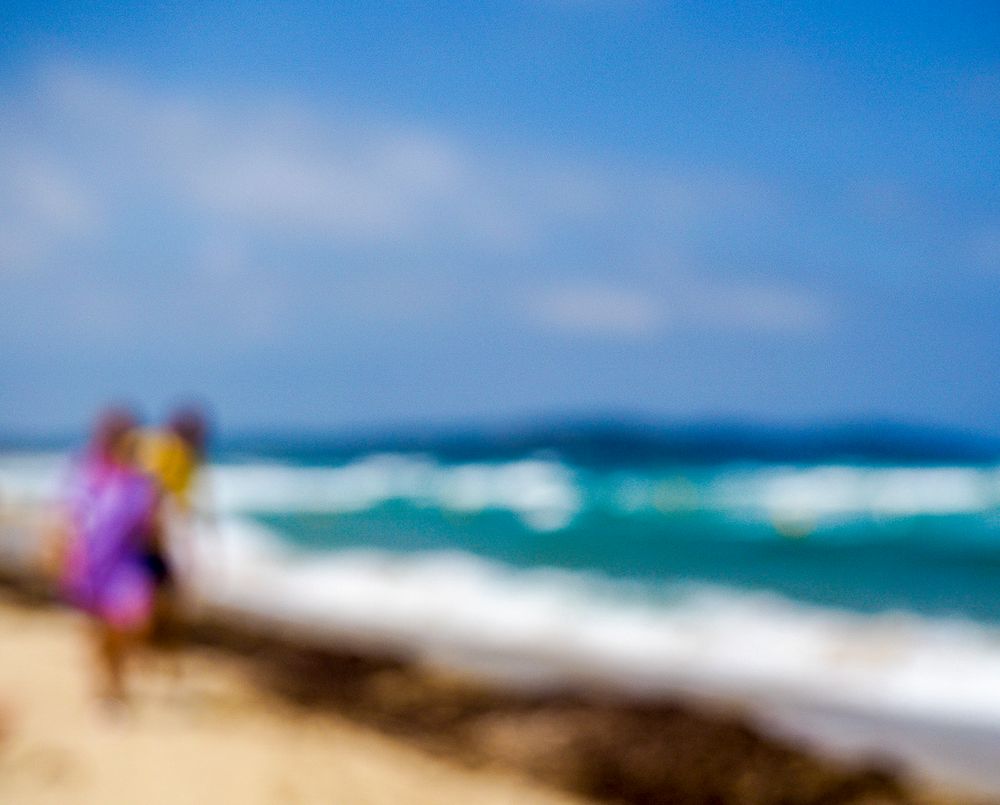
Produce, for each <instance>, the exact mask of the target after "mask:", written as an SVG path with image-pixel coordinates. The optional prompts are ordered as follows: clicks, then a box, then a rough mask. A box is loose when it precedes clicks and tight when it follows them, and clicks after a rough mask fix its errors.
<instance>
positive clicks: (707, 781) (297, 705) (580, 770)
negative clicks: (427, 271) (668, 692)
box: [0, 587, 969, 804]
mask: <svg viewBox="0 0 1000 805" xmlns="http://www.w3.org/2000/svg"><path fill="white" fill-rule="evenodd" d="M85 628H86V623H85V622H84V620H83V619H82V618H81V616H79V615H78V614H76V613H74V612H72V611H69V610H66V609H63V608H61V607H58V606H55V605H52V604H51V603H50V602H48V601H45V600H44V599H38V598H35V597H32V596H25V595H24V593H23V590H22V591H15V590H13V589H11V588H10V587H6V588H2V590H0V634H2V635H3V658H4V661H3V663H2V664H0V701H2V708H3V713H4V715H3V730H4V732H3V739H2V744H0V800H2V801H4V802H12V803H29V804H30V803H118V802H121V803H125V802H135V801H142V802H145V803H159V802H163V803H167V802H169V803H177V802H241V803H277V802H282V803H284V802H295V803H311V802H359V803H381V802H386V803H389V802H392V803H415V804H419V803H447V802H466V803H501V802H503V803H506V802H514V801H516V802H522V803H573V802H577V803H581V802H585V801H618V802H691V803H695V802H734V803H735V802H746V803H768V802H802V803H806V802H816V803H819V802H823V803H839V802H845V803H846V802H852V803H862V802H864V803H889V802H894V803H903V802H907V803H909V802H912V803H945V802H954V803H958V802H968V801H969V800H963V799H961V798H958V797H953V796H944V795H942V794H940V793H935V794H933V795H932V794H930V793H928V792H927V791H924V790H920V791H917V790H915V789H913V788H911V787H909V786H908V785H906V784H904V782H903V781H902V780H901V779H899V778H898V777H897V776H895V775H894V774H893V773H892V772H891V771H889V770H883V769H877V768H873V767H868V768H862V767H857V766H854V767H847V766H843V765H838V764H836V763H833V762H830V761H827V760H824V759H819V758H817V757H814V756H812V755H810V754H807V753H805V752H803V751H800V750H799V749H797V748H796V747H794V746H791V745H786V744H782V743H780V742H778V741H775V740H773V739H769V738H764V737H763V736H761V735H760V734H758V733H757V732H756V731H755V730H754V729H753V728H751V727H750V726H748V725H747V724H745V723H743V722H742V721H741V720H739V719H736V718H731V717H728V716H725V715H723V714H707V713H699V712H697V711H695V710H692V709H690V708H688V707H687V706H681V705H678V704H677V703H663V704H662V705H652V704H649V703H647V704H645V705H642V706H638V705H630V704H628V703H624V702H615V701H601V700H586V699H581V698H580V697H578V696H575V695H570V694H565V695H557V694H551V693H550V694H545V695H532V696H526V695H524V694H520V695H519V694H513V693H509V692H507V693H504V692H500V691H492V690H488V689H485V688H482V687H479V686H478V685H474V684H470V683H468V682H467V681H464V680H460V679H455V678H449V677H448V676H442V675H441V674H440V673H432V672H429V671H427V670H426V669H421V668H417V667H413V666H410V665H408V664H407V663H405V662H398V661H394V660H389V659H378V658H373V657H359V656H355V655H350V654H343V655H338V654H337V653H336V652H333V653H331V652H325V651H318V650H316V649H315V648H309V647H302V646H297V645H295V644H294V643H287V642H285V641H283V640H280V639H274V638H272V637H262V636H254V635H253V634H252V633H251V632H244V631H241V630H240V629H239V628H238V627H237V626H236V625H234V624H230V625H224V626H221V627H220V626H219V625H217V624H216V625H209V626H201V627H199V628H198V629H196V630H195V631H194V632H193V633H192V638H193V639H192V641H191V643H190V644H189V645H188V646H187V647H186V648H185V649H184V650H183V651H182V652H180V653H179V654H177V655H163V654H162V653H159V654H148V655H147V656H146V657H145V658H144V659H143V660H142V661H141V663H140V664H138V665H137V667H135V668H134V671H135V673H134V674H133V676H132V682H133V694H134V695H133V700H132V704H131V706H130V708H129V709H128V710H127V711H124V712H112V713H109V712H107V711H105V710H103V709H102V708H101V706H100V704H99V702H98V701H97V700H96V699H95V697H94V696H93V686H92V684H91V683H92V679H90V678H89V676H88V673H89V670H90V668H91V666H90V664H89V663H88V661H87V660H88V657H87V648H88V647H87V644H86V642H85V631H84V630H85ZM178 670H179V674H178V673H177V672H178Z"/></svg>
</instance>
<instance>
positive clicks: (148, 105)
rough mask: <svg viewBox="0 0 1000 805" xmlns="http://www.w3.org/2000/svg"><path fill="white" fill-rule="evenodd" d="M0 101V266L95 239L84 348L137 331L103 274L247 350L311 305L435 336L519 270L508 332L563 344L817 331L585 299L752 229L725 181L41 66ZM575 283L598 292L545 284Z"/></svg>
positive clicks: (786, 315)
mask: <svg viewBox="0 0 1000 805" xmlns="http://www.w3.org/2000/svg"><path fill="white" fill-rule="evenodd" d="M4 100H5V99H4V98H3V97H2V96H0V102H2V101H4ZM6 100H8V101H9V103H8V104H7V106H8V107H9V108H10V109H11V110H12V111H11V114H12V116H13V119H15V120H17V121H18V125H17V126H14V127H9V128H8V129H7V130H6V132H5V133H2V134H0V164H2V166H4V167H7V166H13V167H14V168H16V170H5V171H4V174H5V176H6V177H7V178H6V180H5V181H4V182H3V183H2V184H0V213H3V214H2V215H0V262H3V263H5V264H6V265H8V267H13V269H14V270H15V271H16V270H17V269H18V268H19V267H20V268H22V269H23V268H25V267H27V266H32V267H39V266H44V265H45V264H46V261H48V263H47V268H48V270H49V271H51V272H53V274H55V275H58V274H59V272H73V271H77V270H79V266H78V261H77V260H76V259H75V255H74V257H73V259H69V258H67V256H66V255H65V254H60V253H58V252H54V251H53V244H57V245H58V244H73V243H78V242H83V241H85V240H88V239H89V240H90V241H91V242H92V243H94V242H98V241H100V243H99V244H98V245H99V247H100V248H104V250H105V251H104V252H100V248H98V249H96V250H95V253H94V255H93V259H92V262H91V264H90V265H92V266H98V267H99V270H98V272H97V273H101V272H104V273H103V274H102V276H103V277H104V279H102V277H101V276H94V277H92V278H89V280H88V281H90V282H91V285H92V287H93V288H94V294H95V296H94V299H93V300H92V302H88V303H87V304H88V305H91V307H92V308H93V310H94V311H96V312H98V313H99V315H88V314H79V315H77V314H76V313H73V315H69V316H67V317H66V321H68V322H72V321H76V322H77V323H78V325H79V333H78V334H80V335H83V334H84V333H83V329H85V325H87V323H88V322H89V323H90V324H91V325H93V327H95V328H96V327H97V326H98V324H97V323H98V322H102V323H103V324H101V326H102V327H103V328H105V329H106V328H107V327H108V326H110V325H109V324H108V323H109V322H119V323H121V327H122V328H127V327H138V326H139V325H137V324H135V323H134V321H133V319H134V317H131V316H130V315H125V313H123V310H124V311H125V312H127V310H128V309H129V302H128V300H127V299H126V300H124V301H122V300H121V299H119V296H120V294H121V293H122V291H121V289H119V288H117V287H113V288H109V289H108V290H109V293H110V296H108V295H105V296H101V294H100V291H101V288H100V285H101V283H102V282H110V280H109V279H108V277H109V276H110V275H111V274H112V273H113V272H114V271H115V270H122V271H125V270H128V271H130V272H132V275H133V280H134V283H135V284H136V287H138V286H140V285H141V286H142V288H141V290H137V291H135V293H142V294H146V295H147V297H150V298H151V297H153V296H155V294H156V293H159V292H162V289H163V288H169V287H170V286H169V282H167V283H164V282H163V279H164V277H162V276H161V275H167V276H169V275H170V274H172V273H175V274H177V275H178V276H180V275H182V274H183V279H182V281H183V282H185V283H189V284H190V283H195V285H196V286H197V293H198V294H199V296H200V301H199V304H200V305H201V306H203V307H204V308H205V309H207V310H213V311H217V312H215V313H213V316H214V317H216V318H218V319H219V320H220V321H223V320H224V321H225V322H227V325H226V326H228V327H229V328H230V330H231V333H232V338H234V339H240V338H245V339H248V342H249V339H250V338H251V336H253V338H254V339H256V340H258V341H259V340H261V339H262V338H264V337H265V336H266V335H267V334H275V333H281V332H283V322H284V323H285V324H286V325H287V326H286V327H285V328H284V329H286V330H287V329H289V327H294V326H295V321H296V317H297V305H303V304H304V305H306V306H308V305H309V304H310V303H311V302H310V299H309V298H307V297H309V296H310V295H312V296H313V297H316V298H323V299H324V300H326V299H328V300H329V305H331V306H336V305H340V307H339V308H337V311H336V312H334V311H333V310H331V314H330V317H331V318H336V317H338V316H339V317H340V318H344V317H345V316H346V317H347V318H350V317H351V316H354V317H355V320H362V319H363V320H364V321H367V322H370V323H372V324H373V325H376V326H380V327H381V326H383V325H385V324H386V323H387V322H389V321H396V322H399V323H406V322H410V323H412V322H416V321H423V322H426V321H428V320H429V319H436V320H439V321H442V322H443V321H446V320H447V316H448V313H447V311H448V310H452V311H456V310H458V309H460V308H461V307H462V306H463V304H467V303H470V300H471V302H472V304H473V305H475V304H477V303H478V301H477V300H479V299H480V296H477V294H480V293H481V294H482V296H483V297H489V300H490V301H492V300H495V299H499V298H500V297H501V296H502V293H501V294H499V295H498V294H496V293H494V294H493V295H492V296H490V293H491V290H490V289H492V291H493V292H495V291H497V290H500V289H503V287H504V282H506V281H508V280H507V278H506V275H502V276H501V275H500V274H502V273H503V272H505V271H509V272H510V273H511V277H513V276H514V275H519V276H520V277H522V278H523V277H524V275H526V274H527V272H528V270H529V268H528V267H530V266H536V265H553V266H561V267H562V268H556V269H553V270H552V271H548V272H543V273H542V274H541V275H540V276H538V277H536V280H537V282H536V287H540V288H543V289H547V290H542V291H539V292H538V294H537V296H536V298H534V299H532V300H530V302H528V303H526V307H524V306H523V307H522V312H524V310H527V316H528V318H529V319H530V320H531V321H532V322H533V323H534V324H535V325H536V326H540V327H543V328H547V329H550V330H555V331H560V332H563V333H577V334H583V333H590V334H603V335H606V336H613V337H627V338H638V337H642V336H648V335H651V334H655V333H656V332H659V331H661V330H663V329H664V328H666V327H678V326H697V327H711V326H716V325H717V324H718V323H719V322H722V323H724V324H726V325H727V326H728V325H729V324H730V323H732V322H736V323H737V325H738V326H743V327H747V328H753V329H767V328H768V327H770V328H772V329H786V330H789V331H791V330H795V329H796V328H799V329H801V328H805V327H808V326H812V325H813V324H815V319H816V315H815V313H809V312H808V311H809V306H808V304H806V303H802V304H799V305H798V306H797V307H796V304H795V303H794V300H793V301H788V299H784V298H783V297H780V296H778V297H775V296H767V295H766V294H763V295H762V294H761V293H758V294H757V295H756V296H754V295H753V294H752V293H751V294H749V295H746V294H744V295H736V294H730V295H729V296H726V293H725V292H721V291H720V292H718V293H715V292H713V294H710V295H707V296H706V292H704V291H703V292H701V293H700V294H692V293H669V294H667V293H663V288H659V291H658V295H657V294H646V293H641V292H636V291H633V290H630V289H629V286H628V284H627V283H626V282H618V281H615V282H610V281H607V280H601V279H600V278H601V277H602V276H607V272H605V271H601V265H600V264H601V263H602V262H605V261H606V260H607V259H608V257H609V256H611V257H612V258H613V259H617V260H619V261H620V263H621V265H622V266H623V276H629V274H630V273H632V272H630V271H629V265H630V264H639V263H641V262H642V261H644V260H646V259H647V258H646V255H648V254H653V255H656V258H657V260H658V261H659V263H660V264H661V265H662V264H663V262H664V261H665V260H666V255H668V254H673V255H675V256H677V259H678V262H679V263H683V262H684V261H683V260H681V259H680V256H679V255H680V253H681V252H682V251H683V249H682V246H680V245H679V244H681V243H682V241H683V239H684V238H685V237H687V236H688V234H689V233H691V232H693V231H698V230H699V228H701V229H702V230H708V229H711V230H712V231H716V230H717V229H719V227H720V225H721V226H723V227H724V226H725V225H726V222H731V221H737V222H738V225H739V226H745V225H746V222H747V221H752V220H754V216H758V215H762V214H764V215H766V214H769V212H768V211H769V210H771V209H772V207H773V199H772V198H771V196H770V194H769V193H768V192H767V190H766V188H763V187H760V186H758V185H756V184H755V183H753V182H750V181H746V180H744V179H741V178H739V177H736V176H732V175H727V174H719V173H711V172H702V173H699V172H697V171H686V172H684V171H669V170H666V169H658V170H657V169H650V168H648V166H643V167H642V168H640V167H638V166H629V165H622V164H618V165H614V164H610V163H598V162H597V161H595V162H591V163H580V162H573V161H569V160H562V159H560V158H558V157H554V156H552V155H551V154H544V153H526V152H522V153H515V152H510V151H507V152H501V151H499V150H498V149H496V148H492V147H490V146H489V145H488V144H487V143H485V142H483V141H480V142H475V141H472V140H470V139H468V138H460V137H457V136H454V135H453V134H451V133H449V132H447V131H443V130H433V129H429V128H427V127H422V126H416V125H412V124H393V123H390V122H387V121H385V120H373V119H371V118H365V117H363V116H361V115H359V114H349V113H345V112H344V111H343V110H337V109H333V110H330V109H319V108H318V107H310V106H306V105H301V104H300V105H295V104H289V103H287V102H284V101H276V100H275V99H273V98H272V99H268V98H262V97H256V98H254V97H249V96H242V97H232V96H230V97H226V98H221V97H215V98H212V97H209V96H204V95H201V96H199V95H196V94H194V93H190V92H188V93H183V92H176V91H175V92H168V91H163V90H162V89H155V88H151V87H150V86H146V85H140V84H137V83H134V82H131V81H129V80H127V79H122V78H121V77H117V78H116V77H113V76H109V75H106V74H101V73H99V72H95V71H91V70H88V69H86V68H81V67H79V66H76V67H74V66H66V65H55V66H51V65H50V66H49V67H47V68H45V69H43V70H42V71H41V72H40V76H39V78H38V79H37V83H36V86H34V87H31V88H30V89H29V91H27V92H24V93H22V94H21V95H16V94H11V95H10V96H9V97H8V98H7V99H6ZM33 127H34V128H33ZM12 154H13V155H15V156H13V157H12V156H10V155H12ZM24 155H30V159H29V158H27V157H25V156H24ZM4 160H6V162H4ZM102 238H103V240H101V239H102ZM345 254H347V255H349V256H348V257H347V258H345V257H344V255H345ZM401 254H402V255H410V254H413V255H418V256H417V257H414V259H413V260H411V261H407V260H406V259H400V256H399V255H401ZM357 255H362V257H360V258H358V257H356V256H357ZM303 259H305V260H306V261H307V263H308V265H309V268H308V269H304V268H303V267H302V266H303V263H302V260H303ZM498 267H499V268H498ZM570 269H572V270H574V271H580V272H590V273H591V274H592V276H594V277H595V278H597V279H596V281H595V283H594V284H592V285H586V284H582V283H575V284H574V283H572V282H568V281H566V280H565V279H563V280H562V281H560V280H559V276H560V275H565V274H566V272H567V271H568V270H570ZM497 271H499V272H500V274H498V275H495V276H489V275H488V274H487V272H497ZM308 272H312V276H310V278H309V283H311V284H307V283H304V277H305V275H306V274H307V273H308ZM434 272H437V273H436V279H432V278H430V277H429V274H431V273H434ZM7 273H8V274H11V273H13V272H10V271H8V272H7ZM22 273H23V272H22ZM670 273H671V275H675V274H676V273H677V272H676V271H675V270H671V272H670ZM407 274H412V276H409V277H408V278H407V277H406V275H407ZM317 275H323V276H324V277H325V278H326V279H325V280H322V281H321V280H317V279H316V276H317ZM445 275H447V276H445ZM198 277H200V278H201V280H200V284H198V282H199V280H198ZM470 279H471V280H472V281H471V282H470ZM675 279H676V278H675ZM147 280H148V282H147ZM324 282H325V284H324ZM157 283H160V284H159V285H158V284H157ZM675 284H676V282H675ZM286 285H287V286H288V288H289V290H288V292H287V293H286V292H284V291H281V290H280V289H281V288H282V287H284V286H286ZM50 287H54V286H50ZM157 288H160V291H158V290H157ZM255 288H256V289H257V290H254V289H255ZM480 288H482V289H485V290H483V291H479V290H477V289H480ZM463 294H465V296H463ZM237 297H238V298H239V299H241V300H243V301H242V302H241V303H240V304H237V303H236V302H234V301H233V300H234V299H237ZM278 297H280V300H279V299H278ZM112 298H113V299H114V300H117V301H115V303H114V304H111V303H110V302H108V299H112ZM271 298H273V299H274V301H269V299H271ZM782 299H784V301H782ZM147 301H148V299H147ZM52 302H53V305H54V306H57V304H58V303H59V302H60V300H52ZM61 303H62V304H65V305H69V304H73V301H72V299H71V298H70V296H69V295H66V297H65V298H64V299H62V300H61ZM134 304H136V305H138V304H139V303H138V302H135V303H134ZM487 304H489V302H488V303H487ZM493 304H494V306H495V307H496V308H499V306H500V305H502V303H499V304H497V303H496V302H493ZM178 305H180V307H181V308H183V307H184V304H182V303H181V302H178ZM241 305H242V307H241ZM188 307H190V305H188ZM480 309H483V308H477V310H480ZM101 311H103V312H101ZM496 312H497V314H498V315H503V311H500V310H496ZM456 315H459V314H456ZM195 318H196V319H198V317H195ZM198 320H199V321H201V320H204V321H202V324H201V325H199V326H207V325H206V324H205V322H207V321H208V317H204V316H202V317H201V318H200V319H198ZM248 320H253V321H256V322H258V325H255V327H256V330H255V332H256V335H253V333H251V330H252V329H253V328H250V327H248V326H247V325H246V322H247V321H248ZM286 320H287V321H286ZM123 322H124V323H123ZM129 322H132V324H129ZM740 323H741V324H740ZM98 335H99V333H97V332H96V330H95V337H97V336H98ZM74 337H76V335H74Z"/></svg>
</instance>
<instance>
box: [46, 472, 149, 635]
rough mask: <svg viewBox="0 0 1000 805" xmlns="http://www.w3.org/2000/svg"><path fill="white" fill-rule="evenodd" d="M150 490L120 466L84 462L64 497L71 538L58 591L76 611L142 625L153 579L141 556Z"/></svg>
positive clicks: (116, 622)
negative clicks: (61, 589)
mask: <svg viewBox="0 0 1000 805" xmlns="http://www.w3.org/2000/svg"><path fill="white" fill-rule="evenodd" d="M156 503H157V491H156V486H155V485H154V483H153V482H152V480H150V479H149V478H147V477H146V476H145V475H142V474H141V473H139V472H137V471H135V470H133V469H130V468H126V467H120V466H116V465H109V464H106V463H103V462H102V463H90V462H86V463H84V465H82V467H81V475H80V477H79V479H78V482H77V484H75V485H74V488H73V490H72V491H71V495H70V508H71V516H72V520H73V527H74V532H75V533H74V535H73V543H72V545H71V547H70V551H69V557H68V561H67V564H66V568H65V573H64V576H63V591H64V593H65V595H66V597H67V598H68V599H69V600H70V601H71V602H72V603H73V604H75V605H76V606H78V607H80V608H81V609H83V610H85V611H87V612H90V613H91V614H93V615H95V616H97V617H99V618H101V619H102V620H104V621H106V622H107V623H109V624H111V625H114V626H117V627H120V628H135V627H137V626H141V625H142V624H144V623H145V622H146V621H148V619H149V617H150V615H151V614H152V607H153V594H154V586H153V578H152V575H151V573H150V571H149V569H148V568H147V567H146V564H145V561H144V557H145V551H146V546H147V544H148V538H149V533H150V528H151V525H152V520H153V516H154V514H155V511H156Z"/></svg>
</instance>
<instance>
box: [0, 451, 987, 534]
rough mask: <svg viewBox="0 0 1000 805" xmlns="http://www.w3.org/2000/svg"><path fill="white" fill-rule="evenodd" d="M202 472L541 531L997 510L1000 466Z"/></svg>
mask: <svg viewBox="0 0 1000 805" xmlns="http://www.w3.org/2000/svg"><path fill="white" fill-rule="evenodd" d="M68 463H69V461H68V457H67V456H66V455H65V454H61V453H19V454H18V453H8V454H0V502H2V501H4V500H7V501H24V502H39V501H44V500H52V499H54V498H55V497H56V495H57V494H58V490H59V484H60V482H61V480H62V479H64V478H65V474H66V470H67V467H68ZM205 474H206V475H207V476H208V478H209V481H210V485H211V493H212V494H211V498H212V500H213V505H214V506H215V507H217V508H218V509H219V510H220V511H222V512H226V513H230V514H264V513H329V514H337V513H349V512H361V511H366V510H369V509H372V508H374V507H377V506H379V505H381V504H384V503H387V502H390V501H394V500H397V501H406V502H409V503H411V504H413V505H415V506H418V507H421V508H439V509H442V510H446V511H458V512H465V513H476V512H483V511H509V512H512V513H513V514H515V515H516V516H517V517H519V518H520V519H521V520H522V522H524V523H525V525H527V526H528V527H530V528H533V529H536V530H540V531H545V530H555V529H560V528H564V527H566V526H568V525H570V524H571V523H572V521H573V519H574V518H575V517H576V516H577V515H579V514H580V513H581V512H583V511H584V510H586V509H587V508H589V507H600V506H607V505H608V503H609V502H610V504H611V505H612V506H613V508H614V510H615V512H616V513H618V514H620V515H623V516H628V515H630V514H636V513H639V512H649V511H652V512H660V513H671V512H679V511H692V510H700V511H711V512H718V513H722V514H726V515H728V516H732V517H737V518H742V519H754V520H765V521H770V522H778V523H782V522H790V523H796V522H802V523H807V524H810V525H816V524H823V523H829V522H839V521H844V520H850V519H856V518H869V519H888V518H894V517H911V516H919V515H961V514H990V513H993V514H998V515H1000V467H864V466H850V465H819V466H807V467H798V466H758V467H752V466H751V467H735V468H734V467H720V468H716V469H714V470H700V471H697V472H691V473H686V472H685V471H684V470H683V468H678V469H676V470H674V471H671V472H652V471H651V472H639V471H630V472H626V473H608V474H607V475H605V476H596V475H594V474H589V475H588V474H587V473H581V472H579V471H577V470H575V469H573V468H572V467H569V466H567V465H565V464H563V463H561V462H559V461H557V460H554V459H537V458H529V459H522V460H515V461H507V462H495V463H466V464H443V463H440V462H438V461H436V460H434V459H432V458H430V457H420V456H403V455H393V454H380V455H370V456H365V457H362V458H359V459H356V460H354V461H351V462H348V463H345V464H343V465H340V466H322V467H303V466H298V465H294V464H281V463H277V462H268V461H257V462H253V463H244V464H232V463H230V464H217V465H214V466H212V467H211V468H209V470H208V471H207V472H206V473H205Z"/></svg>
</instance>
